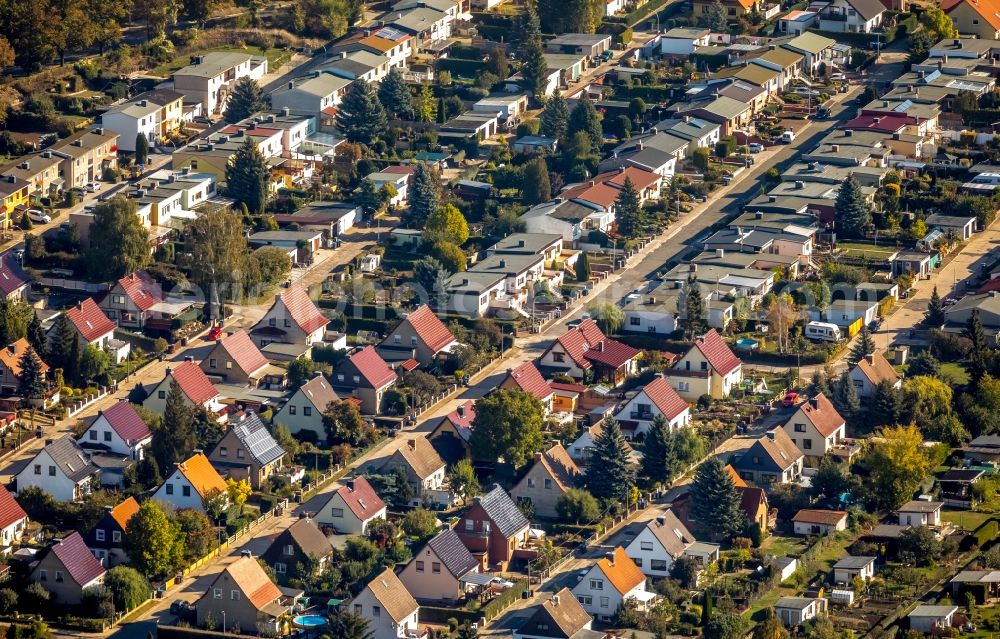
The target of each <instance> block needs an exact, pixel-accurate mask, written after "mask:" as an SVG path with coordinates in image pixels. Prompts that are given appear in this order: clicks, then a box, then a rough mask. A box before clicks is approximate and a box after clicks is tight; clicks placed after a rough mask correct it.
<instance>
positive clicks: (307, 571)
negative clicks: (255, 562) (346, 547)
mask: <svg viewBox="0 0 1000 639" xmlns="http://www.w3.org/2000/svg"><path fill="white" fill-rule="evenodd" d="M332 557H333V545H332V544H331V543H330V540H329V539H327V538H326V535H324V534H323V531H322V530H320V529H319V526H317V525H316V522H315V521H313V520H312V519H310V518H308V517H303V518H300V519H297V520H295V523H293V524H292V525H291V526H289V527H288V528H285V529H284V530H283V531H281V532H280V533H278V536H277V537H275V538H274V541H272V542H271V545H270V546H268V547H267V550H265V551H264V552H263V553H262V554H261V556H260V558H261V559H263V560H264V562H265V563H266V564H267V565H268V566H270V567H271V570H273V571H274V574H275V575H277V576H278V579H279V580H282V579H307V578H309V577H311V576H312V575H315V574H317V573H319V572H321V571H322V570H323V569H324V568H325V567H326V566H327V565H329V562H330V560H331V559H332Z"/></svg>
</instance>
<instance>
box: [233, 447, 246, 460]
mask: <svg viewBox="0 0 1000 639" xmlns="http://www.w3.org/2000/svg"><path fill="white" fill-rule="evenodd" d="M246 456H247V455H246V451H244V450H243V449H242V448H237V449H236V459H243V458H244V457H246Z"/></svg>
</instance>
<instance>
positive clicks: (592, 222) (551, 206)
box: [521, 168, 673, 246]
mask: <svg viewBox="0 0 1000 639" xmlns="http://www.w3.org/2000/svg"><path fill="white" fill-rule="evenodd" d="M672 170H673V169H672V168H671V171H672ZM521 220H522V221H523V222H524V226H525V230H527V231H528V232H529V233H532V234H536V233H537V234H558V235H561V236H562V239H563V241H565V242H566V243H567V244H569V245H572V246H576V245H577V244H578V243H579V242H581V241H583V242H585V241H587V239H588V237H589V233H590V232H591V231H602V232H605V231H608V230H609V229H610V228H611V226H612V224H613V223H614V214H613V213H611V212H610V211H608V210H607V209H605V208H604V207H603V206H599V205H595V204H593V203H590V202H585V201H582V200H568V199H566V198H564V197H563V196H559V197H556V198H554V199H553V200H551V201H549V202H543V203H541V204H538V205H536V206H534V207H532V208H530V209H529V210H528V211H526V212H525V213H524V214H522V215H521Z"/></svg>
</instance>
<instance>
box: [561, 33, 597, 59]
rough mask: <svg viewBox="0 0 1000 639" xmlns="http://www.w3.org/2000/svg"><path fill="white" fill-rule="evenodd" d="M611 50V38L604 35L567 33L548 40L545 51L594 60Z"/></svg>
mask: <svg viewBox="0 0 1000 639" xmlns="http://www.w3.org/2000/svg"><path fill="white" fill-rule="evenodd" d="M610 49H611V36H608V35H604V34H602V33H596V34H588V33H565V34H563V35H561V36H557V37H555V38H552V39H551V40H548V41H547V42H546V43H545V50H546V51H549V52H550V53H575V54H579V55H584V56H587V57H588V58H593V57H596V56H599V55H601V54H602V53H604V52H605V51H608V50H610Z"/></svg>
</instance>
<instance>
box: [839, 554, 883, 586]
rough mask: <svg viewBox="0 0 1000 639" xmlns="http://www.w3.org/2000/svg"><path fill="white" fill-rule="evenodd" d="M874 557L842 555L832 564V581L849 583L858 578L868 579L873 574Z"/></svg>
mask: <svg viewBox="0 0 1000 639" xmlns="http://www.w3.org/2000/svg"><path fill="white" fill-rule="evenodd" d="M876 559H877V558H876V557H851V556H847V557H842V558H841V559H839V560H837V563H835V564H833V582H834V583H836V584H846V585H850V584H853V583H854V580H855V579H857V578H860V579H861V580H862V581H868V580H869V579H871V578H872V577H874V576H875V561H876Z"/></svg>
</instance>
